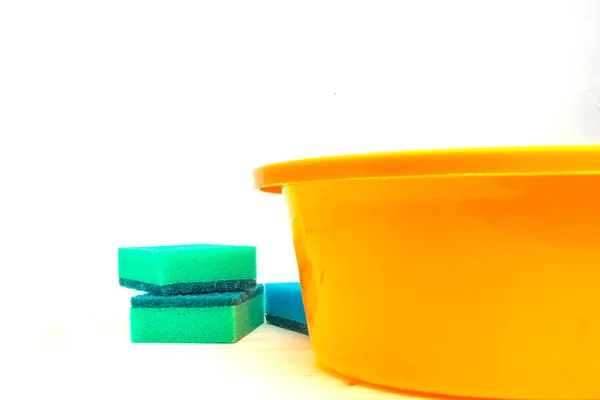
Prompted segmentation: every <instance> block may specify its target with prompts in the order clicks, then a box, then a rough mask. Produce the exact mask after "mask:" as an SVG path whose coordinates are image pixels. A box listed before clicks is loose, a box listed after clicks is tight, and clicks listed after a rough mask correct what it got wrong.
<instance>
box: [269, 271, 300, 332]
mask: <svg viewBox="0 0 600 400" xmlns="http://www.w3.org/2000/svg"><path fill="white" fill-rule="evenodd" d="M264 286H265V314H266V315H265V318H266V321H267V323H269V324H271V325H276V326H279V327H281V328H284V329H288V330H292V331H295V332H299V333H303V334H305V335H307V334H308V326H307V324H306V314H305V313H304V303H303V302H302V290H301V289H300V282H281V283H266V284H265V285H264Z"/></svg>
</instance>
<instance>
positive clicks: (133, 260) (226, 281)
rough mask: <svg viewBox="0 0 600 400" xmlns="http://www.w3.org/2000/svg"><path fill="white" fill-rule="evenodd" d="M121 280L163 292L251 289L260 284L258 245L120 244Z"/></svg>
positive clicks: (133, 286)
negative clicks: (125, 246)
mask: <svg viewBox="0 0 600 400" xmlns="http://www.w3.org/2000/svg"><path fill="white" fill-rule="evenodd" d="M119 284H120V285H121V286H124V287H127V288H130V289H135V290H141V291H145V292H148V293H151V294H156V295H163V296H167V295H177V294H181V295H183V294H198V293H211V292H239V291H244V290H248V289H251V288H253V287H255V286H256V247H254V246H232V245H216V244H195V245H181V246H156V247H130V248H120V249H119Z"/></svg>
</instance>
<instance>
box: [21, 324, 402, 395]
mask: <svg viewBox="0 0 600 400" xmlns="http://www.w3.org/2000/svg"><path fill="white" fill-rule="evenodd" d="M100 343H103V344H104V345H105V346H102V347H101V346H98V344H100ZM37 344H38V346H39V348H38V349H39V350H38V351H39V353H38V354H39V355H41V356H42V357H39V358H38V360H37V362H36V363H35V366H34V371H44V373H43V374H40V375H39V378H37V381H36V382H35V385H31V384H27V383H26V382H25V383H26V384H25V385H24V386H22V388H23V389H24V390H23V389H22V390H21V394H31V393H32V392H33V393H34V394H37V395H43V397H45V398H58V397H57V396H60V398H65V397H67V396H75V395H78V396H77V397H81V396H83V397H85V398H89V397H88V396H90V395H91V396H92V398H105V399H109V398H117V397H118V398H125V396H126V397H127V398H140V399H165V398H166V399H207V398H213V399H217V398H218V399H233V398H236V399H280V398H282V396H285V397H286V398H289V399H332V398H345V399H392V398H393V399H402V398H404V396H401V395H398V394H392V393H389V392H386V391H381V390H375V389H373V388H370V387H365V386H361V385H357V384H356V383H354V382H351V381H349V380H347V379H343V378H341V377H337V376H335V377H334V376H331V375H329V374H328V373H325V372H324V371H323V370H322V369H321V368H320V367H318V365H317V364H316V362H315V358H314V355H313V352H312V350H311V349H310V343H309V339H308V337H307V336H305V335H300V334H297V333H294V332H289V331H286V330H283V329H280V328H277V327H274V326H270V325H263V326H261V327H259V328H258V329H257V330H255V331H254V332H252V333H251V334H250V335H248V336H246V337H245V338H243V339H242V340H240V341H239V342H238V343H235V344H226V345H183V344H182V345H161V344H130V343H129V332H128V321H127V320H123V319H121V320H112V321H111V320H103V318H102V315H86V316H79V317H76V318H73V319H72V320H71V321H69V323H68V324H64V325H61V326H56V327H51V328H50V329H48V330H47V331H46V332H45V334H44V335H43V336H42V337H41V340H40V341H39V342H38V343H37ZM38 368H39V369H38ZM30 372H31V370H30ZM29 382H30V383H31V380H30V381H29ZM13 383H14V382H13ZM121 396H124V397H121Z"/></svg>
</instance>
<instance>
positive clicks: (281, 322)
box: [265, 314, 308, 335]
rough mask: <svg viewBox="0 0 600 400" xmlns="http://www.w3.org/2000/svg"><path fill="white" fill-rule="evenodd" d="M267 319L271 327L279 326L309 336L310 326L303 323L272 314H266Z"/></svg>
mask: <svg viewBox="0 0 600 400" xmlns="http://www.w3.org/2000/svg"><path fill="white" fill-rule="evenodd" d="M265 319H266V322H267V324H269V325H274V326H278V327H280V328H283V329H287V330H288V331H294V332H298V333H302V334H303V335H308V326H307V325H306V324H303V323H302V322H298V321H294V320H292V319H287V318H281V317H277V316H275V315H270V314H265Z"/></svg>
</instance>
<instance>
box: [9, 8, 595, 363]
mask: <svg viewBox="0 0 600 400" xmlns="http://www.w3.org/2000/svg"><path fill="white" fill-rule="evenodd" d="M598 5H599V4H598V1H596V0H551V1H534V0H510V1H483V2H482V1H479V0H471V1H468V0H458V1H445V0H436V1H432V0H428V1H423V0H410V1H400V2H398V1H381V2H367V1H321V0H319V1H303V2H297V3H287V2H281V1H274V0H268V1H266V0H255V1H251V2H248V1H237V0H236V1H227V0H226V1H216V2H211V1H204V2H202V1H178V2H157V1H138V0H106V1H101V2H82V1H64V0H57V1H50V2H49V1H26V0H24V1H2V2H0V264H1V265H2V268H3V275H2V280H3V285H2V290H1V291H0V297H2V298H3V305H5V306H6V305H9V306H8V307H5V309H6V311H5V314H4V317H5V318H6V319H12V318H14V319H15V323H13V324H11V325H10V326H12V327H15V329H6V330H2V332H1V333H0V335H1V336H3V337H6V340H4V342H3V343H5V344H6V343H8V344H12V343H14V342H15V341H25V342H27V343H30V342H31V340H33V338H34V337H36V335H38V334H39V333H40V332H42V331H44V329H46V328H47V327H48V326H51V325H52V326H56V325H58V326H63V325H64V326H66V324H68V321H70V320H71V319H72V318H74V315H81V314H82V313H84V314H85V313H88V315H95V314H94V313H96V312H102V313H106V314H108V315H113V316H115V317H118V316H122V315H123V313H126V312H127V304H128V298H129V296H130V295H131V293H130V292H128V291H126V290H123V289H121V288H119V287H118V286H117V269H116V267H117V266H116V249H117V248H118V247H122V246H135V245H158V244H161V245H164V244H177V243H201V242H219V243H233V244H236V243H240V244H255V245H257V246H258V249H259V278H260V279H261V280H263V281H278V280H294V279H297V271H296V269H295V259H294V254H293V249H292V245H291V240H290V237H289V229H288V225H287V214H286V210H285V206H284V204H283V200H282V199H281V198H280V197H278V196H272V195H265V194H260V193H256V192H253V191H252V190H251V185H252V175H251V173H252V169H253V168H255V167H257V166H259V165H261V164H264V163H269V162H273V161H279V160H286V159H292V158H301V157H309V156H320V155H328V154H341V153H359V152H367V151H383V150H386V151H387V150H402V149H411V148H444V147H465V146H500V145H502V146H507V145H527V144H570V143H597V142H600V118H599V116H600V108H599V107H598V99H600V97H598V92H599V91H600V54H599V51H598V49H599V48H600V46H599V45H598V39H599V38H600V11H599V7H598ZM23 293H26V294H27V296H25V297H24V296H22V294H23ZM25 316H26V317H25ZM61 324H62V325H61ZM92 333H93V332H92ZM81 335H83V333H81V332H79V331H77V330H75V331H73V332H72V333H71V334H70V336H68V337H69V338H70V339H68V340H85V337H82V336H81ZM101 338H102V336H99V337H97V340H95V341H93V346H95V347H96V348H98V349H99V350H98V351H99V352H100V353H102V351H103V350H102V349H105V350H106V351H107V352H108V353H107V354H110V352H111V351H112V350H111V347H110V346H112V345H113V343H114V342H104V341H103V340H102V339H101ZM9 339H10V340H9ZM125 347H126V346H125ZM135 351H138V352H139V351H140V350H135ZM5 360H6V358H5ZM10 362H13V361H12V360H11V361H10Z"/></svg>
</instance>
